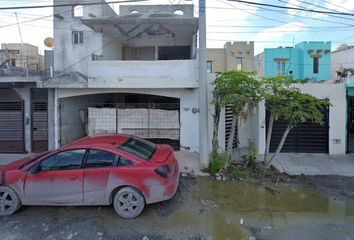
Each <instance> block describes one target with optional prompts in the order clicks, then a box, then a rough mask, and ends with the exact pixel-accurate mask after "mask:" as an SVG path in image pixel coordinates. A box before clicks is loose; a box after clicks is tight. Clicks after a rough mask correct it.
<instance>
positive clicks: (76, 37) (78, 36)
mask: <svg viewBox="0 0 354 240" xmlns="http://www.w3.org/2000/svg"><path fill="white" fill-rule="evenodd" d="M72 38H73V39H72V40H73V44H83V43H84V32H82V31H73V33H72Z"/></svg>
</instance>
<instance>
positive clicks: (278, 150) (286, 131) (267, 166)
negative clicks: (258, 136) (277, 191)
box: [266, 126, 292, 169]
mask: <svg viewBox="0 0 354 240" xmlns="http://www.w3.org/2000/svg"><path fill="white" fill-rule="evenodd" d="M291 129H292V127H290V126H288V127H287V128H286V129H285V132H284V133H283V136H282V138H281V141H280V143H279V145H278V148H277V151H276V152H275V153H274V154H273V156H272V157H271V158H270V159H269V161H268V163H267V165H266V168H267V169H269V168H270V166H271V165H272V162H273V161H274V159H275V157H276V156H277V155H278V154H279V153H280V151H281V149H282V148H283V145H284V143H285V140H286V137H287V136H288V134H289V132H290V130H291Z"/></svg>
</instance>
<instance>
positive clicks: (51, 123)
mask: <svg viewBox="0 0 354 240" xmlns="http://www.w3.org/2000/svg"><path fill="white" fill-rule="evenodd" d="M54 95H55V89H48V149H49V150H54V149H55V120H54V119H55V117H54V115H55V114H54V112H55V105H54V102H55V96H54Z"/></svg>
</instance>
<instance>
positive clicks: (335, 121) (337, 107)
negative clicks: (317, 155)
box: [257, 83, 347, 155]
mask: <svg viewBox="0 0 354 240" xmlns="http://www.w3.org/2000/svg"><path fill="white" fill-rule="evenodd" d="M297 87H299V89H301V91H302V92H304V93H309V94H311V95H314V96H316V97H318V98H322V99H328V100H329V101H330V103H331V104H332V106H331V107H330V109H329V154H333V155H335V154H345V153H346V124H347V120H346V116H347V113H346V111H347V108H346V89H345V85H344V84H316V83H312V84H310V83H309V84H304V85H297ZM258 117H259V120H258V126H257V128H258V129H257V131H258V140H257V142H258V144H257V145H258V149H259V152H260V153H264V150H265V141H266V126H265V106H264V104H263V103H262V104H260V105H259V111H258ZM337 139H339V143H338V142H337Z"/></svg>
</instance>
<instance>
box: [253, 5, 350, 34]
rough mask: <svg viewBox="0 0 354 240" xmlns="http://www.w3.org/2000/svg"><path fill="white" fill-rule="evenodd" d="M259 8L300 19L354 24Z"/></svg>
mask: <svg viewBox="0 0 354 240" xmlns="http://www.w3.org/2000/svg"><path fill="white" fill-rule="evenodd" d="M279 1H281V0H279ZM259 8H262V9H267V10H268V11H271V12H277V13H280V14H283V15H288V16H295V17H297V18H301V19H309V20H315V21H320V22H326V23H335V24H342V25H347V26H350V27H353V26H354V25H353V24H349V23H343V22H336V21H330V20H324V19H320V18H314V17H306V16H298V15H292V14H289V13H288V12H281V11H279V10H275V9H269V8H264V7H259Z"/></svg>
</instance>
